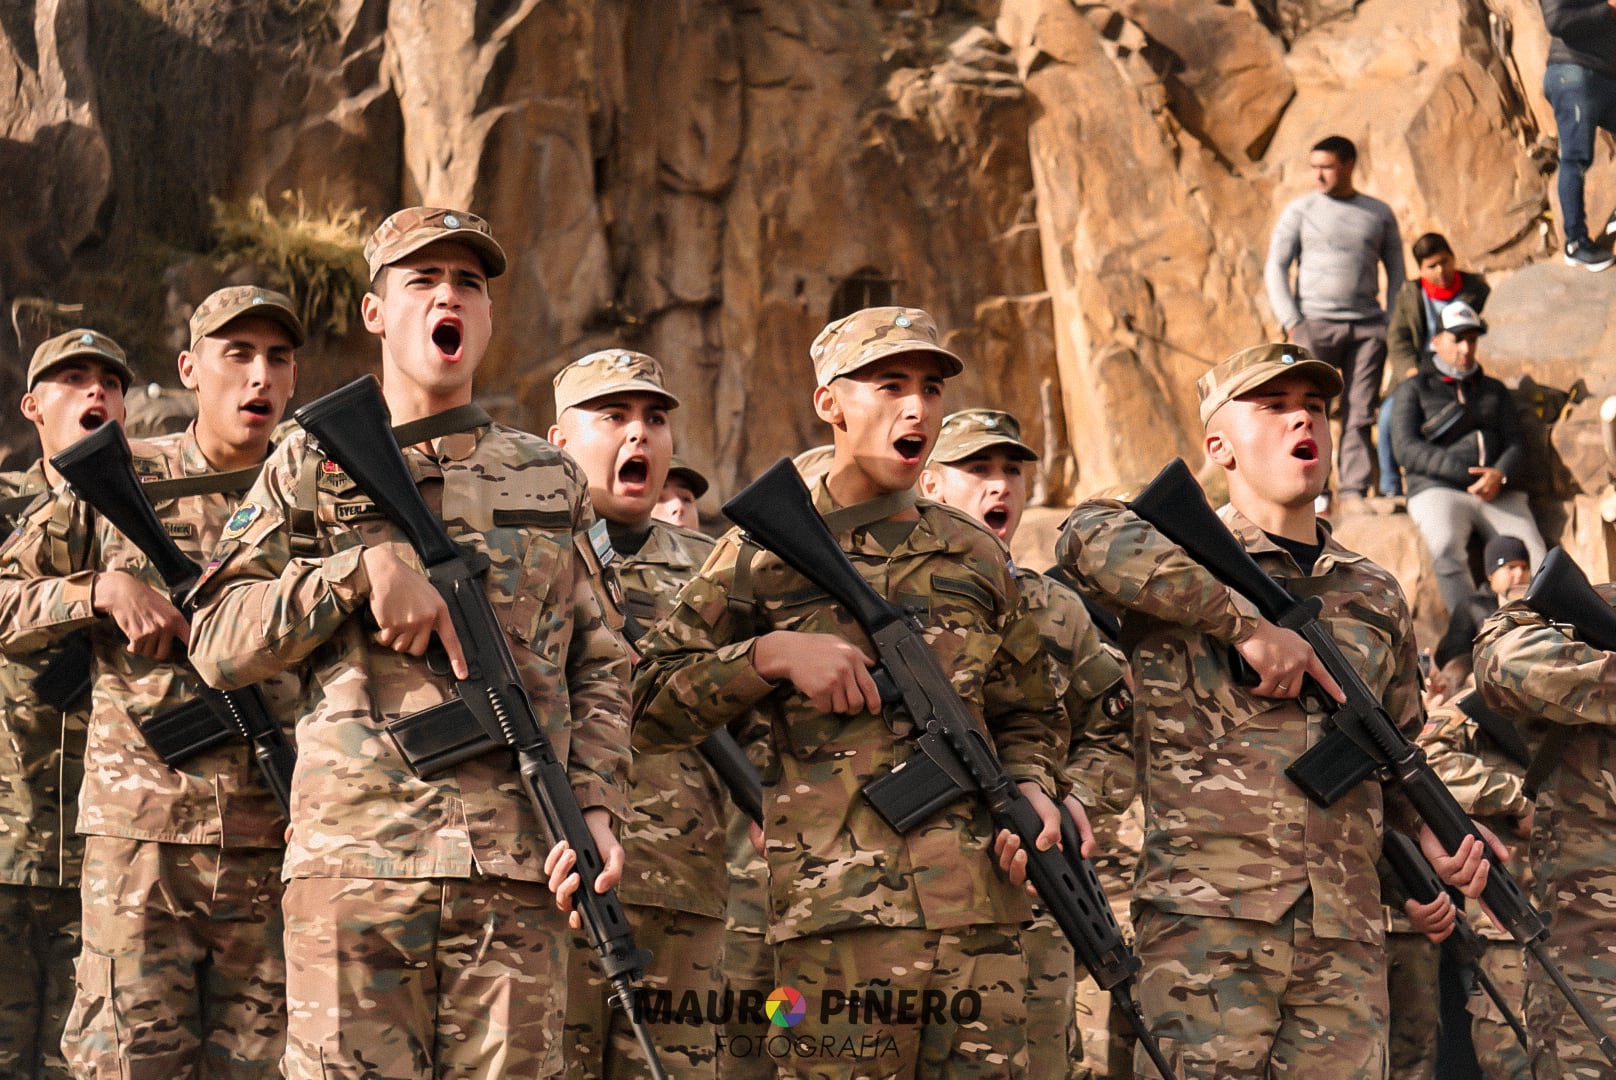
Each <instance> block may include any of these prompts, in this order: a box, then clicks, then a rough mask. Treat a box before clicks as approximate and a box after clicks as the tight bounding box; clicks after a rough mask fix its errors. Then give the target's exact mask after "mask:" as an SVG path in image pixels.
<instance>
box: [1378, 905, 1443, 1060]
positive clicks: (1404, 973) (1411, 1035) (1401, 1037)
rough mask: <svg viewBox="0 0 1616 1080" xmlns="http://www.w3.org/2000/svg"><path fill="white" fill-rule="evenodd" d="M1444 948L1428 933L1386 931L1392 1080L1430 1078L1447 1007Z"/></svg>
mask: <svg viewBox="0 0 1616 1080" xmlns="http://www.w3.org/2000/svg"><path fill="white" fill-rule="evenodd" d="M1441 960H1442V949H1441V947H1440V946H1438V945H1434V944H1432V943H1431V940H1430V939H1429V938H1427V937H1426V936H1425V935H1424V934H1404V933H1389V934H1387V935H1386V998H1387V1003H1388V1005H1389V1006H1390V1008H1391V1024H1390V1028H1389V1030H1388V1031H1387V1036H1386V1039H1387V1054H1388V1056H1389V1057H1390V1058H1391V1070H1390V1071H1389V1072H1388V1073H1387V1076H1388V1077H1390V1080H1431V1076H1432V1074H1433V1073H1434V1072H1435V1071H1436V1043H1437V1035H1438V1034H1439V1032H1440V1025H1441V1019H1442V1010H1441V1008H1440V1005H1441V999H1440V996H1439V994H1438V991H1437V968H1438V966H1439V965H1440V963H1441Z"/></svg>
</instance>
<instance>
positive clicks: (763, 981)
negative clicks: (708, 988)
mask: <svg viewBox="0 0 1616 1080" xmlns="http://www.w3.org/2000/svg"><path fill="white" fill-rule="evenodd" d="M732 910H733V909H732ZM724 934H725V936H724V989H725V990H726V991H727V992H728V993H729V994H731V995H732V996H733V997H734V998H735V1000H736V1002H737V1008H736V1009H735V1011H734V1012H732V1013H730V1015H729V1018H728V1019H727V1020H725V1021H724V1031H723V1035H722V1036H721V1041H720V1044H719V1048H718V1076H719V1080H774V1075H775V1070H774V1061H773V1059H771V1058H770V1057H769V1056H768V1055H767V1054H758V1053H753V1052H752V1050H753V1048H754V1047H757V1046H761V1045H762V1044H763V1042H764V1040H765V1039H767V1038H768V1037H769V1036H770V1035H772V1034H774V1033H775V1032H776V1031H778V1030H779V1028H777V1027H775V1026H774V1025H773V1024H771V1023H770V1022H769V1019H768V1017H767V1016H766V1015H764V1014H763V1013H762V1012H761V1010H760V1011H758V1012H756V1013H752V1012H750V1011H749V1010H742V1009H741V1008H740V1007H739V1004H740V1003H743V1002H745V1001H749V1000H753V998H754V997H760V998H766V997H768V996H769V992H770V991H771V990H773V989H774V987H775V981H774V946H773V945H770V944H769V939H768V937H767V936H766V935H765V934H764V932H763V930H762V929H759V930H756V931H752V930H741V929H738V928H736V927H734V926H731V927H730V928H729V929H727V930H726V931H725V932H724Z"/></svg>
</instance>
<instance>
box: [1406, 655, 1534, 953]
mask: <svg viewBox="0 0 1616 1080" xmlns="http://www.w3.org/2000/svg"><path fill="white" fill-rule="evenodd" d="M1474 688H1475V683H1474V682H1473V681H1470V680H1466V682H1465V684H1464V685H1463V686H1462V687H1460V689H1459V691H1458V693H1456V694H1454V695H1453V696H1452V697H1451V698H1450V699H1449V700H1448V701H1447V702H1445V703H1444V704H1442V705H1438V706H1436V707H1435V708H1433V709H1432V710H1431V711H1430V712H1429V713H1427V714H1426V719H1425V727H1424V729H1423V730H1421V732H1420V737H1419V739H1418V740H1416V741H1417V742H1418V743H1419V744H1420V746H1421V747H1422V748H1424V750H1425V756H1426V758H1427V760H1429V761H1430V763H1431V768H1432V769H1434V770H1435V771H1436V774H1437V775H1438V776H1439V777H1441V778H1442V782H1443V783H1444V784H1447V785H1448V790H1449V791H1451V792H1453V797H1454V798H1456V799H1458V800H1459V805H1460V806H1462V807H1464V811H1465V813H1467V814H1469V815H1470V816H1471V817H1473V818H1475V819H1476V820H1477V821H1480V822H1481V823H1482V824H1483V825H1486V826H1487V827H1488V828H1489V829H1491V830H1492V831H1493V832H1494V833H1495V834H1497V836H1498V839H1500V840H1502V841H1503V842H1504V843H1505V844H1506V845H1508V847H1509V870H1510V873H1511V874H1513V875H1515V878H1516V880H1517V881H1519V882H1520V883H1521V888H1523V889H1530V888H1531V877H1532V875H1531V865H1530V862H1529V859H1528V856H1529V850H1528V844H1527V842H1526V841H1525V840H1524V839H1522V837H1521V836H1520V834H1519V833H1518V832H1517V831H1516V823H1517V822H1518V821H1519V819H1520V818H1521V816H1522V815H1524V814H1525V813H1526V812H1527V811H1528V810H1530V809H1531V808H1532V801H1531V800H1530V799H1528V798H1527V797H1526V792H1525V789H1524V785H1523V781H1524V780H1525V778H1526V770H1525V769H1524V768H1522V767H1521V766H1520V765H1518V764H1516V763H1515V762H1514V761H1512V760H1510V759H1509V758H1508V757H1507V756H1506V755H1505V754H1504V752H1503V751H1502V750H1500V749H1499V747H1498V744H1497V743H1496V742H1495V741H1494V740H1493V738H1492V737H1491V736H1490V735H1488V734H1487V733H1486V732H1484V731H1482V730H1481V728H1480V726H1479V725H1478V724H1477V723H1476V721H1474V720H1472V719H1471V718H1470V717H1469V716H1468V715H1466V713H1465V711H1464V710H1463V709H1461V708H1459V706H1458V705H1457V704H1456V702H1457V701H1458V700H1459V698H1461V697H1463V696H1464V695H1465V694H1467V693H1469V692H1470V691H1471V690H1472V689H1474ZM1517 726H1518V725H1517ZM1537 726H1539V727H1541V725H1537ZM1523 741H1526V740H1525V739H1524V737H1523ZM1540 741H1541V740H1540V739H1539V738H1538V737H1536V736H1534V737H1532V739H1531V740H1530V741H1528V742H1526V745H1527V749H1528V750H1530V751H1532V752H1533V753H1535V752H1536V745H1537V743H1538V742H1540ZM1470 923H1471V925H1472V926H1474V927H1475V928H1476V931H1477V932H1478V933H1480V934H1481V935H1482V936H1484V937H1490V938H1493V939H1494V940H1498V941H1513V940H1514V938H1512V937H1511V936H1510V935H1509V934H1507V933H1505V932H1504V931H1502V930H1500V929H1498V927H1497V926H1495V925H1493V921H1492V920H1491V919H1489V918H1487V917H1486V916H1485V915H1482V916H1480V917H1479V918H1473V919H1471V920H1470Z"/></svg>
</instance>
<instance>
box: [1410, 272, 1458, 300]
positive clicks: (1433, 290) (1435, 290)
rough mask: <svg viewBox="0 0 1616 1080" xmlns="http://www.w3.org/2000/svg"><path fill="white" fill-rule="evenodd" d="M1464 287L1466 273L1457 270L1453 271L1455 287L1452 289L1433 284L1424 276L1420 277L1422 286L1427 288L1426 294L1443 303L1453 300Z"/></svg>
mask: <svg viewBox="0 0 1616 1080" xmlns="http://www.w3.org/2000/svg"><path fill="white" fill-rule="evenodd" d="M1463 287H1464V274H1462V273H1460V272H1459V271H1457V270H1455V271H1454V272H1453V288H1451V289H1444V288H1441V287H1440V286H1437V285H1432V284H1431V283H1430V282H1429V281H1426V280H1425V279H1424V278H1420V288H1422V289H1424V290H1425V295H1426V296H1429V297H1430V298H1431V299H1432V300H1438V301H1441V302H1443V303H1446V302H1447V301H1449V300H1452V299H1453V298H1454V297H1455V296H1458V295H1459V290H1460V289H1461V288H1463Z"/></svg>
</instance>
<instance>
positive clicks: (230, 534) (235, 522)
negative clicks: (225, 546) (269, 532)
mask: <svg viewBox="0 0 1616 1080" xmlns="http://www.w3.org/2000/svg"><path fill="white" fill-rule="evenodd" d="M263 512H264V508H263V507H262V506H253V505H251V504H249V505H247V506H243V507H241V508H240V509H239V510H237V511H236V512H235V513H234V514H231V515H230V520H229V521H227V522H225V523H224V532H222V533H220V534H219V542H220V543H221V544H222V543H224V542H225V541H226V540H235V539H237V538H239V537H240V536H241V535H242V534H243V533H245V532H246V531H247V530H248V529H249V528H251V527H252V523H253V522H255V521H257V520H258V515H259V514H262V513H263Z"/></svg>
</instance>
